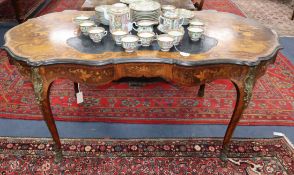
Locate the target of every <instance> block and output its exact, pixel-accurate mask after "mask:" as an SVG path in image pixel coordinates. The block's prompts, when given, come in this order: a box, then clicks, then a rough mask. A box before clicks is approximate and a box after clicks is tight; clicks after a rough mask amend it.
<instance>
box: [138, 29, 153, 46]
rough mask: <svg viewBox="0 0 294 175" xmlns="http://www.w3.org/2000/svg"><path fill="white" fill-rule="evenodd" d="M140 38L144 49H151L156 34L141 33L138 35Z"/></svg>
mask: <svg viewBox="0 0 294 175" xmlns="http://www.w3.org/2000/svg"><path fill="white" fill-rule="evenodd" d="M138 37H139V39H140V42H141V45H142V46H143V47H149V46H150V45H151V43H152V41H154V39H155V33H154V32H141V33H138Z"/></svg>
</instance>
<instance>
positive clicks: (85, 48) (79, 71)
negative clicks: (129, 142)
mask: <svg viewBox="0 0 294 175" xmlns="http://www.w3.org/2000/svg"><path fill="white" fill-rule="evenodd" d="M93 13H94V12H91V11H84V12H82V11H63V12H56V13H51V14H47V15H44V16H41V17H38V18H34V19H31V20H28V21H27V22H25V23H23V24H20V25H18V26H16V27H14V28H12V29H10V30H9V31H8V32H7V33H6V34H5V45H4V47H3V48H4V49H5V50H6V51H7V52H8V54H9V55H10V61H11V63H12V64H14V65H15V66H16V67H17V68H18V70H19V72H20V73H21V74H22V75H23V76H26V77H28V78H30V80H31V81H32V83H33V86H34V92H35V96H36V99H37V102H38V104H39V106H40V109H41V111H42V114H43V117H44V120H45V121H46V123H47V126H48V128H49V130H50V132H51V135H52V137H53V139H54V141H55V143H56V147H57V151H59V152H61V151H60V150H61V146H62V145H61V142H60V139H59V135H58V131H57V129H56V126H55V121H54V118H53V117H52V112H51V108H50V102H49V91H50V85H51V84H52V82H53V81H54V80H56V79H58V78H65V79H69V80H72V81H73V82H76V83H86V84H93V85H103V84H106V83H109V82H111V81H114V80H118V79H120V78H122V77H161V78H163V79H165V80H168V81H172V82H175V83H177V84H179V85H184V86H196V85H200V89H199V92H198V95H199V96H203V93H204V87H205V83H209V82H211V81H214V80H216V79H228V80H231V81H232V83H233V84H234V85H235V87H236V90H237V91H236V92H237V95H236V105H235V109H234V112H233V114H232V117H231V120H230V123H229V125H228V128H227V131H226V134H225V136H224V140H223V147H224V148H226V147H227V145H228V144H229V141H230V139H231V137H232V134H233V131H234V129H235V128H236V126H237V124H238V121H239V120H240V118H241V116H242V113H243V111H244V109H245V108H246V107H247V106H248V103H249V101H250V98H251V95H252V89H253V87H254V84H255V82H256V80H257V79H258V78H259V77H261V76H262V75H263V74H264V73H265V71H266V69H267V67H268V65H269V64H272V63H274V61H275V58H276V55H277V53H278V51H279V50H280V49H281V47H280V44H279V41H278V36H277V34H276V32H274V31H272V30H271V29H268V28H266V27H264V26H263V25H261V24H259V23H257V22H255V21H253V20H251V19H247V18H243V17H240V16H236V15H233V14H229V13H224V12H212V11H201V12H195V14H196V17H197V18H199V19H201V20H202V21H203V22H204V23H205V33H204V36H203V37H202V38H201V40H200V41H198V42H192V41H190V40H189V38H188V36H187V34H185V36H184V39H183V41H182V43H181V44H180V45H179V46H178V49H179V50H181V51H185V52H189V53H191V55H190V56H186V57H185V56H182V55H181V54H180V53H179V52H177V51H176V50H175V49H174V48H173V49H172V50H170V51H169V52H162V51H160V50H159V47H158V45H157V43H156V42H154V43H153V44H152V46H150V47H149V48H140V49H139V50H138V51H136V52H134V53H126V52H124V51H123V49H122V48H121V47H119V46H116V45H115V44H114V41H113V40H112V39H111V36H110V35H108V36H106V38H104V39H103V41H102V43H99V44H95V43H93V42H92V41H91V40H90V39H89V38H87V37H85V36H80V34H79V30H78V26H77V25H76V24H74V23H73V22H72V19H73V18H74V17H75V16H78V15H81V14H85V15H92V14H93ZM103 27H105V28H107V26H103ZM185 30H186V28H185ZM156 32H158V31H156ZM183 115H184V114H183Z"/></svg>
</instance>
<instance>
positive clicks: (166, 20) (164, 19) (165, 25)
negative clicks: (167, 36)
mask: <svg viewBox="0 0 294 175" xmlns="http://www.w3.org/2000/svg"><path fill="white" fill-rule="evenodd" d="M183 23H184V18H181V17H180V16H179V15H178V13H176V12H174V11H166V12H165V13H163V15H161V16H159V29H160V30H161V31H162V32H168V31H169V30H178V29H180V27H181V26H182V25H183Z"/></svg>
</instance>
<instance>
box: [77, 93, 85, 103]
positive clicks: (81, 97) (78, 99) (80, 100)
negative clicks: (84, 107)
mask: <svg viewBox="0 0 294 175" xmlns="http://www.w3.org/2000/svg"><path fill="white" fill-rule="evenodd" d="M83 102H84V97H83V92H78V93H77V103H78V104H80V103H83Z"/></svg>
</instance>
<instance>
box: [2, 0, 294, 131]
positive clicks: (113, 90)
mask: <svg viewBox="0 0 294 175" xmlns="http://www.w3.org/2000/svg"><path fill="white" fill-rule="evenodd" d="M80 2H81V1H78V2H77V1H65V0H64V1H53V2H52V3H53V4H52V6H48V7H47V8H46V9H45V12H46V13H47V12H51V11H54V9H58V10H63V9H67V8H71V9H75V8H78V5H77V4H79V3H80ZM54 3H55V4H54ZM53 6H54V7H55V8H53ZM204 7H205V8H207V9H216V10H219V11H229V12H231V13H235V14H239V15H242V13H241V12H240V10H239V9H238V8H236V6H235V5H234V3H232V2H231V1H230V0H223V1H219V0H206V3H205V6H204ZM45 12H42V14H43V13H45ZM293 75H294V67H293V65H292V64H291V63H290V62H289V61H288V60H287V58H285V57H284V56H283V55H282V54H279V56H278V58H277V62H276V63H275V65H273V66H271V67H270V68H269V69H268V72H267V74H266V75H265V76H263V77H262V78H261V79H260V80H259V81H258V82H257V84H256V87H255V89H254V94H253V99H252V101H251V103H250V106H249V108H248V109H247V110H246V112H245V114H244V115H243V118H242V120H241V123H240V124H241V125H285V126H294V116H293V113H294V109H293V105H292V104H293V100H294V91H293V84H294V83H293V82H294V76H293ZM81 89H82V91H83V93H84V101H85V102H84V103H83V104H80V105H77V104H76V99H75V96H74V90H73V83H72V82H70V81H67V80H59V81H56V82H54V84H53V87H52V89H51V95H50V98H51V106H52V109H53V115H54V117H55V119H56V120H59V121H100V122H121V123H160V124H167V123H169V124H227V123H228V122H229V119H230V117H231V114H232V110H233V107H234V105H235V98H236V90H235V89H234V86H233V85H232V83H230V82H229V81H227V80H218V81H215V82H212V83H209V84H207V89H206V93H205V96H204V98H198V97H197V96H196V94H197V90H198V87H179V86H176V85H173V84H170V83H167V82H164V81H161V80H158V79H155V81H152V82H149V83H148V82H147V83H145V85H144V86H142V87H136V86H130V83H129V82H114V83H111V84H108V85H105V86H100V87H87V86H83V85H81ZM11 94H13V95H11ZM0 118H9V119H27V120H42V116H41V112H40V110H39V108H38V106H37V105H36V102H35V99H34V95H33V90H32V84H31V83H30V82H29V81H28V80H24V79H23V78H22V76H21V75H20V74H19V73H18V71H17V70H16V69H15V67H13V66H10V65H9V63H8V60H7V58H6V55H5V54H4V53H3V52H0Z"/></svg>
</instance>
